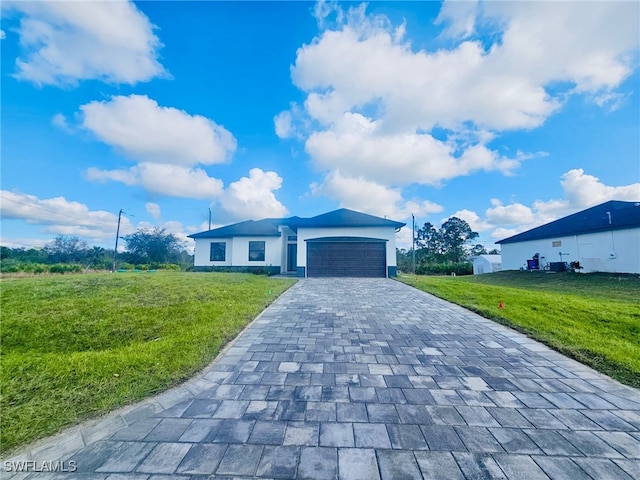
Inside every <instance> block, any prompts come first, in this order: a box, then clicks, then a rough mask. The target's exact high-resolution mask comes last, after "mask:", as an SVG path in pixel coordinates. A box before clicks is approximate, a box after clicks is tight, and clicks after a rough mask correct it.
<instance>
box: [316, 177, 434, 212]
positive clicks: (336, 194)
mask: <svg viewBox="0 0 640 480" xmlns="http://www.w3.org/2000/svg"><path fill="white" fill-rule="evenodd" d="M311 192H312V194H313V195H323V196H326V197H328V198H331V199H333V200H337V201H338V202H339V204H340V207H343V208H350V209H353V210H358V211H361V212H365V213H369V214H372V215H378V216H381V217H387V218H389V219H393V220H399V221H401V220H404V219H406V218H408V217H410V216H411V214H414V215H416V216H425V215H429V214H432V213H439V212H441V211H442V210H443V209H442V207H441V206H440V205H437V204H435V203H433V202H430V201H428V200H417V199H410V200H406V199H404V198H403V197H402V192H401V190H400V189H397V188H389V187H387V186H385V185H383V184H380V183H375V182H372V181H370V180H367V179H365V178H363V177H350V176H346V175H343V174H342V172H340V170H334V171H332V172H331V173H329V174H328V175H327V176H326V177H325V178H324V180H323V181H322V183H320V184H318V183H314V184H312V185H311Z"/></svg>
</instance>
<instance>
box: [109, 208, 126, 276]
mask: <svg viewBox="0 0 640 480" xmlns="http://www.w3.org/2000/svg"><path fill="white" fill-rule="evenodd" d="M123 213H126V212H123V211H122V209H120V213H118V228H117V229H116V246H115V248H114V249H113V268H112V269H111V271H112V272H113V273H115V271H116V255H118V238H119V237H120V219H121V218H122V214H123Z"/></svg>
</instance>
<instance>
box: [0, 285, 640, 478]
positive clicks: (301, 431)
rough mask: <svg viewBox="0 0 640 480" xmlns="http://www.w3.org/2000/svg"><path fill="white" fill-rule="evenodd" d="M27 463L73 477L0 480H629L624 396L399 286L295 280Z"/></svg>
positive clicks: (639, 426)
mask: <svg viewBox="0 0 640 480" xmlns="http://www.w3.org/2000/svg"><path fill="white" fill-rule="evenodd" d="M83 445H84V446H83ZM43 455H47V457H46V458H45V457H44V456H43ZM29 458H31V459H33V460H36V461H40V462H42V461H61V462H63V464H64V463H65V462H66V465H67V466H68V464H69V461H71V460H72V461H74V462H76V465H77V468H78V472H76V473H60V472H58V473H57V474H46V473H37V474H36V473H32V474H30V475H16V477H15V478H92V479H105V480H116V479H146V480H150V479H152V478H154V479H155V478H184V479H187V478H189V479H191V480H198V479H204V478H236V479H243V478H244V479H248V478H273V479H277V478H283V479H345V480H346V479H358V478H362V479H381V480H392V479H394V480H395V479H411V478H416V479H418V478H429V479H431V478H436V479H438V478H442V479H465V478H466V479H471V478H473V479H476V478H477V479H484V478H505V479H510V480H515V479H520V478H526V479H548V478H551V479H579V478H585V479H588V478H592V479H601V478H615V479H632V478H637V477H638V474H639V472H640V392H639V391H638V390H635V389H632V388H629V387H626V386H623V385H621V384H619V383H617V382H615V381H613V380H611V379H609V378H607V377H605V376H603V375H600V374H598V373H596V372H594V371H593V370H591V369H589V368H587V367H585V366H583V365H581V364H579V363H577V362H574V361H572V360H570V359H568V358H566V357H564V356H562V355H560V354H558V353H556V352H553V351H551V350H549V349H548V348H546V347H544V346H543V345H541V344H539V343H537V342H534V341H532V340H530V339H528V338H526V337H525V336H523V335H521V334H519V333H516V332H514V331H512V330H509V329H507V328H505V327H503V326H501V325H498V324H495V323H493V322H491V321H489V320H486V319H483V318H481V317H479V316H478V315H476V314H474V313H471V312H469V311H467V310H464V309H462V308H460V307H458V306H455V305H452V304H449V303H447V302H445V301H442V300H440V299H437V298H435V297H433V296H431V295H428V294H425V293H423V292H420V291H417V290H415V289H413V288H411V287H408V286H406V285H403V284H401V283H399V282H395V281H392V280H377V279H375V280H374V279H306V280H302V281H300V282H298V283H297V284H296V285H295V286H293V287H292V288H291V289H290V290H289V291H287V292H286V293H285V294H284V295H282V296H281V297H280V298H279V299H278V300H277V301H276V302H275V303H274V304H273V305H271V307H269V308H268V309H267V310H266V311H265V312H263V314H262V315H261V316H259V317H258V319H257V320H256V321H254V322H253V324H252V325H251V326H250V327H249V328H248V329H247V330H245V332H244V333H243V334H242V335H241V336H240V337H239V338H238V339H237V340H236V341H235V342H234V343H233V344H232V345H231V346H230V348H228V349H227V350H226V351H225V352H224V353H223V354H222V355H221V356H220V357H219V358H218V359H217V360H216V361H215V362H214V363H213V364H212V365H211V366H210V367H208V368H207V369H206V370H205V372H203V373H202V374H201V375H199V376H198V377H197V378H195V379H194V380H192V381H191V382H189V383H187V384H185V385H183V386H181V387H179V388H177V389H174V390H172V391H170V392H166V393H165V394H162V395H160V396H159V397H156V398H154V399H151V400H149V401H147V402H145V403H143V404H141V405H139V406H136V407H131V408H129V409H127V410H126V411H123V412H117V413H116V414H113V415H111V416H109V417H107V418H105V419H102V420H100V421H97V422H93V423H92V424H91V425H90V426H88V427H80V428H79V429H75V430H73V431H71V432H69V433H67V434H65V435H63V436H61V437H58V438H56V439H53V440H51V441H50V442H48V443H47V442H44V443H42V444H40V445H39V446H38V447H37V448H32V449H30V450H28V451H26V452H23V453H22V454H21V455H18V456H16V457H14V458H13V459H8V461H14V462H17V461H19V460H26V459H29ZM3 467H5V465H3ZM9 477H10V474H9V473H8V472H6V471H5V472H4V473H3V478H9Z"/></svg>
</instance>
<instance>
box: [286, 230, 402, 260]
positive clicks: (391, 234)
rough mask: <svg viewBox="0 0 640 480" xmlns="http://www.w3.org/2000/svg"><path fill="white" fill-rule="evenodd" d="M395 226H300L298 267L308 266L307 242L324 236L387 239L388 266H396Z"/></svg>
mask: <svg viewBox="0 0 640 480" xmlns="http://www.w3.org/2000/svg"><path fill="white" fill-rule="evenodd" d="M395 232H396V231H395V228H393V227H341V228H299V229H298V267H306V266H307V242H305V240H309V239H312V238H324V237H367V238H377V239H381V240H387V242H386V244H387V267H395V266H396V233H395Z"/></svg>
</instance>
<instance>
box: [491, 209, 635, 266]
mask: <svg viewBox="0 0 640 480" xmlns="http://www.w3.org/2000/svg"><path fill="white" fill-rule="evenodd" d="M496 243H499V244H500V246H501V252H502V269H503V270H519V269H521V268H527V267H534V268H535V267H536V264H535V263H536V262H535V261H530V262H527V261H528V260H534V256H535V255H537V260H538V262H537V263H538V265H537V267H538V268H541V269H550V270H562V269H563V268H564V265H566V264H569V263H571V262H579V263H580V266H581V267H582V269H580V271H581V272H583V273H589V272H618V273H640V202H620V201H614V200H612V201H609V202H606V203H603V204H600V205H596V206H595V207H591V208H588V209H586V210H583V211H581V212H578V213H574V214H573V215H569V216H567V217H564V218H560V219H558V220H556V221H554V222H551V223H547V224H545V225H541V226H539V227H536V228H533V229H531V230H528V231H526V232H523V233H520V234H518V235H514V236H512V237H509V238H505V239H504V240H500V241H499V242H496Z"/></svg>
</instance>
